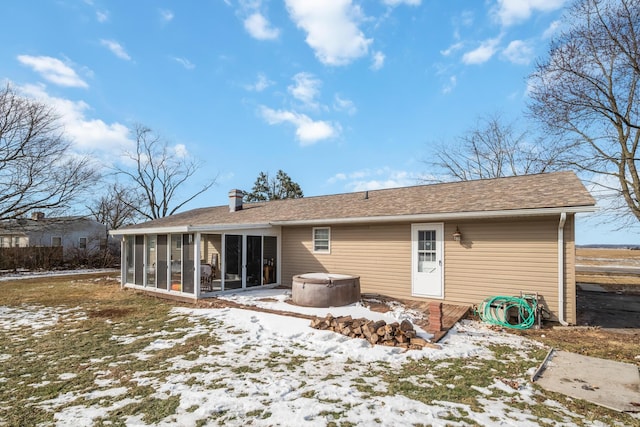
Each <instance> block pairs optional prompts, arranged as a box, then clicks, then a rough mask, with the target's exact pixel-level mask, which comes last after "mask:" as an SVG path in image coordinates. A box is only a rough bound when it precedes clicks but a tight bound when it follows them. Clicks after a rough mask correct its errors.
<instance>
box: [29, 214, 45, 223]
mask: <svg viewBox="0 0 640 427" xmlns="http://www.w3.org/2000/svg"><path fill="white" fill-rule="evenodd" d="M31 219H32V220H34V221H39V220H41V219H44V212H32V213H31Z"/></svg>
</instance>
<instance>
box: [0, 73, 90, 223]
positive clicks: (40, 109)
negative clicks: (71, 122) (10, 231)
mask: <svg viewBox="0 0 640 427" xmlns="http://www.w3.org/2000/svg"><path fill="white" fill-rule="evenodd" d="M97 178H98V173H97V172H96V169H95V168H93V167H92V166H91V164H90V161H89V159H88V158H86V157H79V156H75V155H73V153H71V152H70V143H69V142H68V141H67V140H66V139H65V137H64V132H63V129H62V125H61V123H60V117H59V116H58V115H57V114H56V113H55V111H54V110H53V109H52V108H51V107H49V106H47V105H45V104H43V103H40V102H38V101H35V100H33V99H28V98H25V97H22V96H20V95H18V94H17V93H16V92H15V91H14V89H13V88H12V87H11V86H9V85H7V86H5V87H4V88H3V89H0V220H1V219H15V218H19V217H23V216H24V215H25V214H27V213H28V212H29V211H32V210H43V211H48V212H52V211H56V210H62V209H66V208H69V207H70V206H71V205H72V204H73V203H74V202H75V201H76V200H77V198H78V196H80V195H81V194H82V193H84V192H85V191H86V190H87V189H89V188H91V187H92V186H93V185H94V183H95V182H96V180H97Z"/></svg>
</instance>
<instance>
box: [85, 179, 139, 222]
mask: <svg viewBox="0 0 640 427" xmlns="http://www.w3.org/2000/svg"><path fill="white" fill-rule="evenodd" d="M143 202H144V201H143V200H142V199H141V197H140V193H139V192H137V191H136V190H134V189H131V188H127V187H124V186H123V185H122V184H119V183H117V182H116V183H112V184H111V185H110V186H109V188H108V189H107V192H106V193H105V194H103V195H102V196H101V197H100V198H99V199H97V200H95V202H94V203H93V205H91V206H87V208H88V209H89V211H90V212H91V215H93V217H94V218H95V220H96V221H98V222H99V223H101V224H104V225H105V226H106V228H107V230H116V229H118V228H120V227H122V226H125V225H129V224H134V223H135V221H136V219H137V218H138V217H139V214H138V211H139V210H140V207H141V205H142V203H143Z"/></svg>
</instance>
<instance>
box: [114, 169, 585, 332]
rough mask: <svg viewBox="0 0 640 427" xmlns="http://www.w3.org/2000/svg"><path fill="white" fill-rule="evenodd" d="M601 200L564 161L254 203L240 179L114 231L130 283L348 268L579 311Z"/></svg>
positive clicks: (386, 279)
mask: <svg viewBox="0 0 640 427" xmlns="http://www.w3.org/2000/svg"><path fill="white" fill-rule="evenodd" d="M594 210H595V201H594V199H593V197H591V195H590V194H589V192H588V191H587V189H586V188H585V187H584V185H583V184H582V183H581V182H580V180H579V179H578V178H577V176H576V175H575V174H574V173H572V172H558V173H549V174H539V175H529V176H519V177H510V178H499V179H487V180H477V181H466V182H455V183H444V184H434V185H420V186H412V187H403V188H393V189H384V190H375V191H361V192H355V193H347V194H337V195H329V196H319V197H305V198H300V199H286V200H276V201H269V202H259V203H249V204H243V203H242V192H241V191H239V190H233V191H231V192H230V194H229V206H217V207H210V208H201V209H194V210H191V211H188V212H184V213H180V214H176V215H172V216H169V217H166V218H161V219H157V220H153V221H149V222H145V223H142V224H137V225H132V226H128V227H124V228H121V229H119V230H115V231H113V232H112V233H113V234H114V235H121V236H123V240H122V285H123V286H126V287H131V288H136V289H144V290H147V291H151V292H154V293H161V294H165V295H172V296H176V297H181V298H189V299H198V298H202V297H206V296H209V295H215V294H216V293H219V292H225V291H229V290H237V289H250V288H255V287H260V286H267V285H269V286H270V285H285V286H291V284H292V277H293V276H294V275H298V274H302V273H309V272H322V273H340V274H350V275H358V276H360V284H361V288H362V291H363V292H367V293H377V294H384V295H389V296H392V297H396V298H405V299H416V300H423V299H424V300H435V301H442V302H447V303H453V304H468V305H472V304H478V303H480V302H481V301H482V300H483V299H484V298H486V297H488V296H494V295H519V294H520V292H525V293H533V292H537V293H538V295H539V296H540V298H541V300H542V303H543V304H544V306H545V307H546V308H547V310H549V311H550V312H551V313H552V317H553V318H554V319H557V320H560V321H567V322H569V323H575V321H576V292H575V268H574V266H575V245H574V225H575V214H576V213H581V212H592V211H594ZM196 272H199V273H196ZM210 273H211V274H210Z"/></svg>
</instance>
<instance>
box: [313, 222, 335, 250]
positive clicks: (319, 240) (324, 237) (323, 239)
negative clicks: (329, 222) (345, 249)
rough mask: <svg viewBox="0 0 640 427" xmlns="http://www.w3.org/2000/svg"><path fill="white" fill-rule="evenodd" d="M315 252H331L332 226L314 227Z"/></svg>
mask: <svg viewBox="0 0 640 427" xmlns="http://www.w3.org/2000/svg"><path fill="white" fill-rule="evenodd" d="M313 252H315V253H324V254H328V253H330V252H331V227H314V228H313Z"/></svg>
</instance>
